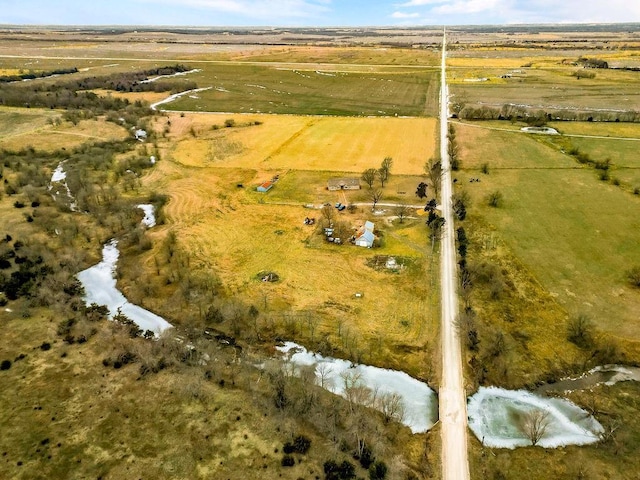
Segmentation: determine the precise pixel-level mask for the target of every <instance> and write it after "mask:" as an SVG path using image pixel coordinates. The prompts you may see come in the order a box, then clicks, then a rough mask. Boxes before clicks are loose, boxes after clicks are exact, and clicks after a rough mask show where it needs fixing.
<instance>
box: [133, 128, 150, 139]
mask: <svg viewBox="0 0 640 480" xmlns="http://www.w3.org/2000/svg"><path fill="white" fill-rule="evenodd" d="M133 135H134V136H135V137H136V140H140V141H141V142H144V141H145V140H146V139H147V132H146V130H142V129H141V128H140V129H138V130H136V131H135V133H134V134H133Z"/></svg>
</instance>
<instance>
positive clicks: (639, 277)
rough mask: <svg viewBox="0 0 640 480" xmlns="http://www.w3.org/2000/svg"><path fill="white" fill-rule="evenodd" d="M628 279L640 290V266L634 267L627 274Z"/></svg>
mask: <svg viewBox="0 0 640 480" xmlns="http://www.w3.org/2000/svg"><path fill="white" fill-rule="evenodd" d="M627 279H628V280H629V283H631V285H632V286H634V287H638V288H640V265H637V266H635V267H633V268H632V269H631V270H629V271H628V272H627Z"/></svg>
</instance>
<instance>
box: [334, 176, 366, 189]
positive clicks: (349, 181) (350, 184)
mask: <svg viewBox="0 0 640 480" xmlns="http://www.w3.org/2000/svg"><path fill="white" fill-rule="evenodd" d="M327 188H328V189H329V190H360V179H358V178H356V177H340V178H330V179H329V181H328V182H327Z"/></svg>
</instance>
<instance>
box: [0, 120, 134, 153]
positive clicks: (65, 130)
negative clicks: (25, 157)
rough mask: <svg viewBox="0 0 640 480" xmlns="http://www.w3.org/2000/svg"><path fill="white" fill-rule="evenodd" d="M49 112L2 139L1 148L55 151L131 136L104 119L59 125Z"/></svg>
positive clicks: (0, 139)
mask: <svg viewBox="0 0 640 480" xmlns="http://www.w3.org/2000/svg"><path fill="white" fill-rule="evenodd" d="M48 118H50V117H49V116H48V115H46V114H40V115H36V116H35V122H33V123H31V124H29V126H26V125H25V128H24V129H22V130H21V131H18V132H15V133H13V134H11V135H8V136H6V137H4V138H0V147H3V148H7V149H10V150H19V149H21V148H25V147H34V148H35V149H37V150H45V151H52V150H57V149H60V148H73V147H76V146H78V145H81V144H83V143H85V142H91V141H94V142H95V141H108V140H122V139H124V138H127V136H129V132H127V130H126V129H124V128H123V127H120V126H118V125H116V124H114V123H110V122H106V121H104V120H82V121H80V122H79V123H78V125H75V126H74V125H72V124H71V123H69V122H64V123H63V124H61V125H59V126H53V125H49V124H47V123H46V120H47V119H48Z"/></svg>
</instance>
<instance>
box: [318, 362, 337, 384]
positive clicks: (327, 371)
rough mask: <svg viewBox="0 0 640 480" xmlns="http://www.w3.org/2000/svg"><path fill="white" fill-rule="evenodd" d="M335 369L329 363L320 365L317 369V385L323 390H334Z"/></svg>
mask: <svg viewBox="0 0 640 480" xmlns="http://www.w3.org/2000/svg"><path fill="white" fill-rule="evenodd" d="M332 373H333V369H332V368H331V365H329V364H328V363H320V364H318V366H317V367H316V383H317V384H318V385H319V386H321V387H322V388H326V389H327V390H331V389H332V388H333V378H332V375H331V374H332Z"/></svg>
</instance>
